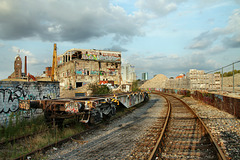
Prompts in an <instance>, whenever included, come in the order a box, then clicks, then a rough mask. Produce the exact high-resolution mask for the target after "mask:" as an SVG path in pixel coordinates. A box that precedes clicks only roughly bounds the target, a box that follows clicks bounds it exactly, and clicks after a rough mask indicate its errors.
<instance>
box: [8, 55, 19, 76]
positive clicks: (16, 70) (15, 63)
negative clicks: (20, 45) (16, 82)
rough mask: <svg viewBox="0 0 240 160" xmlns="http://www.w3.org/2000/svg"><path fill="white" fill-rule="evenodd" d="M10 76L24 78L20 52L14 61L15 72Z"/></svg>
mask: <svg viewBox="0 0 240 160" xmlns="http://www.w3.org/2000/svg"><path fill="white" fill-rule="evenodd" d="M8 78H22V59H21V57H20V55H19V54H18V55H17V56H16V57H15V61H14V72H13V73H12V74H11V75H10V76H9V77H8Z"/></svg>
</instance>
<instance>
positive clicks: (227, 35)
mask: <svg viewBox="0 0 240 160" xmlns="http://www.w3.org/2000/svg"><path fill="white" fill-rule="evenodd" d="M239 26H240V9H236V10H234V12H233V14H232V15H231V16H230V17H229V20H228V24H227V26H226V27H223V28H214V29H212V30H210V31H206V32H203V33H201V34H200V35H199V36H197V37H196V38H194V40H193V42H192V44H191V45H190V46H189V47H188V48H189V49H200V50H203V49H207V48H210V47H213V45H216V43H219V42H223V44H221V45H224V46H225V47H226V48H239V47H240V42H239V39H240V38H239V35H240V30H239ZM217 45H219V44H217Z"/></svg>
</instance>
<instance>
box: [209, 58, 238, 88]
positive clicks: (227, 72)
mask: <svg viewBox="0 0 240 160" xmlns="http://www.w3.org/2000/svg"><path fill="white" fill-rule="evenodd" d="M210 73H219V74H220V75H221V91H222V92H224V91H225V92H232V93H240V60H239V61H236V62H233V63H231V64H229V65H226V66H223V67H221V68H218V69H215V70H212V71H208V72H206V74H210Z"/></svg>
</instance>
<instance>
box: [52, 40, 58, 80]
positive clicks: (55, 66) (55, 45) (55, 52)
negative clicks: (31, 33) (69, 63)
mask: <svg viewBox="0 0 240 160" xmlns="http://www.w3.org/2000/svg"><path fill="white" fill-rule="evenodd" d="M56 68H57V44H56V43H54V47H53V61H52V72H51V80H52V81H55V79H54V72H55V69H56Z"/></svg>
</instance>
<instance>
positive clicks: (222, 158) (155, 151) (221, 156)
mask: <svg viewBox="0 0 240 160" xmlns="http://www.w3.org/2000/svg"><path fill="white" fill-rule="evenodd" d="M155 94H158V95H161V96H162V97H164V98H165V99H166V101H167V103H170V101H169V100H168V99H167V97H166V96H171V97H173V98H175V99H177V100H179V101H180V102H181V103H183V105H185V106H186V107H187V108H188V109H189V110H190V111H191V112H192V113H193V115H194V116H195V117H196V118H197V120H198V121H199V122H200V124H201V126H203V128H204V130H205V132H206V133H207V136H208V137H209V140H210V142H211V144H212V145H213V147H214V148H215V151H216V153H217V157H218V159H219V160H226V157H225V155H224V153H223V151H222V149H221V148H220V147H219V145H218V144H217V142H216V141H215V140H214V138H213V136H212V134H211V133H210V131H209V129H208V128H207V126H206V125H205V124H204V122H203V121H202V120H201V118H200V117H199V116H198V115H197V114H196V113H195V112H194V111H193V110H192V109H191V107H190V106H189V105H188V104H187V103H185V102H184V101H182V100H181V99H180V98H177V97H175V96H173V95H170V94H166V93H159V92H158V93H155ZM168 106H169V107H170V108H171V103H170V104H168ZM168 110H169V111H171V109H168ZM169 117H170V112H169V113H168V114H167V117H166V121H165V124H164V128H163V129H162V131H161V134H160V136H159V138H158V140H157V143H156V145H155V147H154V149H153V151H152V153H151V155H150V157H149V158H148V160H154V159H156V157H157V155H158V154H159V153H161V152H162V150H161V144H162V143H161V142H162V141H163V137H164V136H163V135H164V134H165V131H166V127H167V124H168V122H169Z"/></svg>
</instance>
